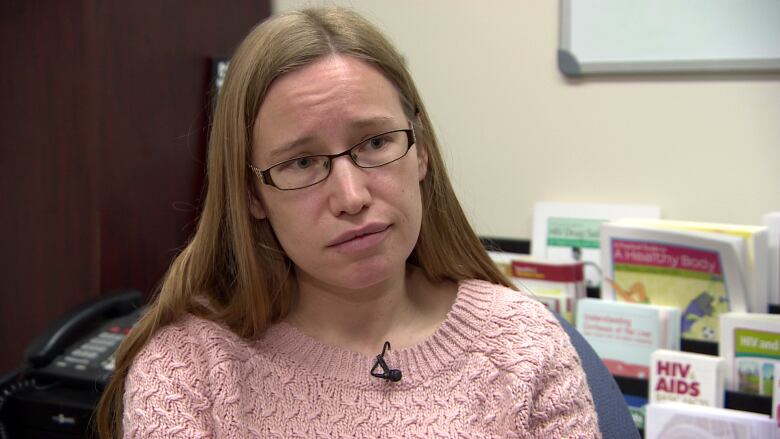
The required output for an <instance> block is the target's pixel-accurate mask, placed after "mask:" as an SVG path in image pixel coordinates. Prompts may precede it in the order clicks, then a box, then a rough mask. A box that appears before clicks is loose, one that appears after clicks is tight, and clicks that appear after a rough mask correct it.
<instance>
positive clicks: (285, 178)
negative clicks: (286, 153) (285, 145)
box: [270, 155, 330, 189]
mask: <svg viewBox="0 0 780 439" xmlns="http://www.w3.org/2000/svg"><path fill="white" fill-rule="evenodd" d="M329 163H330V162H329V160H328V158H327V157H325V156H319V155H315V156H308V157H300V158H297V159H292V160H288V161H286V162H282V163H279V164H278V165H276V166H274V167H273V168H271V169H270V172H271V179H272V180H273V181H274V184H276V186H277V187H278V188H279V189H298V188H302V187H306V186H311V185H313V184H314V183H318V182H320V181H321V180H323V179H324V178H325V177H327V176H328V165H329Z"/></svg>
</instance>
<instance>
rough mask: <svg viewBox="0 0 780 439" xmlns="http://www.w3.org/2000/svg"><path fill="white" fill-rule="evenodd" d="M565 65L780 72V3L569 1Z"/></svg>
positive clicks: (564, 14)
mask: <svg viewBox="0 0 780 439" xmlns="http://www.w3.org/2000/svg"><path fill="white" fill-rule="evenodd" d="M558 67H559V69H560V70H561V72H562V73H563V74H564V75H567V76H582V75H589V74H616V73H674V72H772V71H773V72H780V0H561V28H560V47H559V48H558Z"/></svg>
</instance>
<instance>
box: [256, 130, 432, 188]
mask: <svg viewBox="0 0 780 439" xmlns="http://www.w3.org/2000/svg"><path fill="white" fill-rule="evenodd" d="M402 131H403V132H404V133H406V142H407V144H406V151H404V153H403V154H401V156H400V157H398V158H396V159H393V160H390V161H389V162H387V163H382V164H381V165H374V166H362V165H360V164H358V163H357V162H356V161H355V156H354V155H352V154H350V152H352V150H353V149H355V148H357V147H359V146H361V145H363V144H364V143H366V142H368V141H369V140H371V139H373V138H375V137H380V136H384V135H386V134H391V133H399V132H402ZM416 142H417V139H416V137H415V135H414V128H404V129H400V130H390V131H385V132H383V133H379V134H375V135H373V136H371V137H369V138H368V139H365V140H362V141H360V142H358V143H356V144H355V145H352V146H350V147H349V148H347V149H346V150H344V151H342V152H339V153H337V154H314V155H307V156H301V157H295V158H293V159H289V160H284V161H281V162H279V163H276V164H274V165H271V166H269V167H268V168H267V169H265V170H260V169H259V168H257V167H256V166H254V165H253V164H251V163H249V168H250V169H251V170H252V172H254V174H255V176H256V177H257V178H258V179H260V181H262V182H263V183H264V184H267V185H269V186H272V187H274V188H276V189H278V190H280V191H295V190H298V189H305V188H307V187H311V186H314V185H315V184H319V183H322V182H323V181H325V180H327V179H328V177H330V172H331V170H332V169H333V165H332V163H333V160H334V159H336V158H339V157H341V156H349V159H350V161H351V162H352V163H353V164H354V165H355V166H357V167H358V168H361V169H371V168H378V167H380V166H385V165H389V164H390V163H393V162H397V161H398V160H401V159H402V158H404V157H406V154H409V150H410V149H412V145H414V144H415V143H416ZM307 157H325V158H326V159H328V161H327V164H328V173H327V174H325V176H324V177H323V178H322V180H318V181H315V182H314V183H311V184H307V185H306V186H301V187H296V188H292V189H285V188H280V187H279V186H277V185H276V183H275V182H274V180H273V178H271V169H273V168H275V167H277V166H280V165H284V164H285V163H289V162H292V161H295V160H300V159H302V158H307Z"/></svg>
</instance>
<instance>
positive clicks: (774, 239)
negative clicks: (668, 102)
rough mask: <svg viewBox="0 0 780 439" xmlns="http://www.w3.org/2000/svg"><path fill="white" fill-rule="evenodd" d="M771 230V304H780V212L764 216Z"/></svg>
mask: <svg viewBox="0 0 780 439" xmlns="http://www.w3.org/2000/svg"><path fill="white" fill-rule="evenodd" d="M764 225H765V226H766V227H767V229H769V298H768V299H769V303H773V304H780V212H771V213H767V214H766V215H764Z"/></svg>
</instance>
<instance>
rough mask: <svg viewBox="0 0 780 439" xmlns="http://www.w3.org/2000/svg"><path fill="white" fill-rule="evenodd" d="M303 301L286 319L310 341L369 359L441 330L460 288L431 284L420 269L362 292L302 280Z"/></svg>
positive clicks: (451, 285)
mask: <svg viewBox="0 0 780 439" xmlns="http://www.w3.org/2000/svg"><path fill="white" fill-rule="evenodd" d="M298 288H299V291H298V302H297V304H296V306H295V308H294V309H293V311H292V313H291V314H290V316H289V317H288V318H287V321H288V322H289V323H290V324H292V325H293V326H296V327H298V328H299V329H300V330H301V331H303V332H304V333H305V334H307V335H308V336H310V337H313V338H315V339H317V340H319V341H321V342H323V343H326V344H331V345H337V346H341V347H344V348H346V349H349V350H352V351H355V352H360V353H363V354H365V355H368V356H373V355H376V354H377V353H378V352H379V351H381V348H382V344H383V343H384V342H385V341H390V343H391V344H392V348H393V349H400V348H404V347H408V346H412V345H414V344H416V343H418V342H420V341H422V340H423V339H425V338H426V337H428V336H429V335H431V334H433V332H435V331H436V329H437V328H438V327H439V325H440V324H441V322H442V321H444V318H445V317H446V314H447V312H448V311H449V309H450V308H451V307H452V303H453V302H454V300H455V293H456V290H457V286H456V285H455V284H450V283H442V284H439V285H436V284H432V283H431V282H429V281H428V279H426V278H425V276H424V275H423V274H422V271H421V270H420V269H418V268H415V267H411V266H409V267H408V268H407V269H406V272H405V273H401V274H400V275H399V276H396V277H393V278H391V279H388V280H386V281H384V282H382V283H380V284H378V285H373V286H371V287H369V288H365V289H361V290H349V289H343V288H334V287H332V286H330V285H322V284H321V283H318V282H316V281H314V280H312V279H310V278H308V277H307V276H306V275H300V274H299V276H298Z"/></svg>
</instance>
